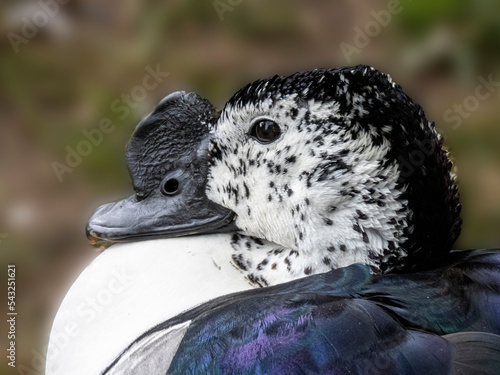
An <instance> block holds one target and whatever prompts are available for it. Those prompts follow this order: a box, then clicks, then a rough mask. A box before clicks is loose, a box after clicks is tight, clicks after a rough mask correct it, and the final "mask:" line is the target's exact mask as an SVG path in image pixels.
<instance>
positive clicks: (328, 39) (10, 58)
mask: <svg viewBox="0 0 500 375" xmlns="http://www.w3.org/2000/svg"><path fill="white" fill-rule="evenodd" d="M60 1H61V3H62V2H65V3H66V4H59V5H58V7H55V6H54V3H55V4H58V3H57V2H56V1H55V0H43V1H21V0H11V1H6V0H4V1H2V3H1V4H0V30H1V34H2V39H1V42H0V54H1V55H0V80H1V81H0V123H1V127H0V241H1V242H0V260H1V268H2V271H1V273H0V274H1V275H2V281H1V284H2V285H5V284H6V278H7V277H6V276H5V275H6V272H4V271H6V268H7V264H16V265H17V311H18V313H19V315H18V321H17V334H18V335H17V364H18V366H20V365H22V366H24V367H22V368H23V369H30V370H31V371H32V372H30V373H33V374H35V373H42V372H41V371H38V370H39V368H40V367H41V366H42V363H41V361H42V360H41V358H40V357H39V355H41V356H43V355H44V354H45V350H46V344H47V338H48V333H49V330H50V325H51V322H52V319H53V317H54V315H55V312H56V310H57V307H58V305H59V303H60V302H61V300H62V298H63V296H64V293H65V291H66V290H67V289H68V288H69V286H70V285H71V283H72V281H73V280H74V279H75V278H76V276H77V275H78V274H79V272H81V270H82V269H83V268H84V267H85V266H86V265H87V264H88V263H89V262H90V261H91V260H92V259H93V258H94V257H95V256H96V255H97V252H95V251H94V250H93V249H92V247H91V246H90V245H89V244H88V243H87V240H86V238H85V235H84V226H85V223H86V221H87V219H88V217H89V216H90V214H91V212H92V211H93V209H94V208H96V207H97V206H98V205H99V204H101V203H104V202H106V201H110V200H114V199H117V198H120V197H124V196H126V195H128V194H130V192H131V188H130V187H129V181H128V176H127V172H126V167H125V158H124V150H125V145H126V142H127V139H128V137H129V136H130V134H131V132H132V130H133V129H134V126H135V125H136V124H137V122H138V121H139V120H140V119H141V118H142V117H143V116H145V115H146V114H148V113H149V112H150V111H151V110H152V109H153V108H154V107H155V105H156V103H157V102H158V101H159V100H160V99H161V98H162V97H164V96H165V95H166V94H168V93H170V92H172V91H176V90H179V89H184V90H193V91H196V92H198V93H199V94H201V95H202V96H205V97H206V98H208V99H210V100H211V101H212V102H213V103H214V104H215V105H216V106H218V107H222V106H223V104H224V103H225V101H226V100H227V99H229V97H230V96H231V95H232V94H233V93H234V92H235V91H236V90H237V89H238V88H240V87H241V86H243V85H244V84H246V83H248V82H250V81H253V80H255V79H258V78H264V77H267V76H270V75H274V74H287V73H292V72H295V71H300V70H309V69H313V68H318V67H325V68H327V67H336V66H342V65H354V64H357V63H363V64H369V65H373V66H375V67H376V68H378V69H380V70H382V71H384V72H386V73H390V74H391V76H392V77H393V78H394V80H395V81H396V82H398V83H399V84H401V85H402V86H403V88H404V89H405V91H406V92H407V93H408V94H409V95H410V96H411V97H413V98H414V99H415V101H417V102H419V103H420V104H421V105H422V106H423V107H424V109H425V110H426V113H427V116H428V118H429V119H430V120H431V121H436V123H437V127H438V128H439V129H440V131H441V132H442V133H443V135H445V137H446V144H447V146H448V148H449V149H450V151H451V153H452V155H453V157H454V159H455V161H456V164H457V168H458V172H457V173H458V176H459V182H460V190H461V194H462V204H463V215H462V216H463V219H464V225H463V231H462V235H461V237H460V239H459V240H458V242H457V244H456V247H457V248H471V247H474V248H475V247H488V246H489V247H493V246H498V245H500V231H499V227H500V147H499V146H500V124H499V120H500V106H499V98H500V88H499V87H495V86H494V85H491V86H490V87H489V89H490V91H491V92H490V91H488V88H482V89H479V90H480V91H479V93H480V96H481V98H480V99H477V98H476V99H474V96H475V95H476V92H477V91H476V89H477V87H478V85H480V84H481V80H478V77H480V76H481V77H483V78H484V80H486V81H487V80H488V79H490V80H493V81H495V82H500V2H498V1H497V0H476V1H456V0H440V1H439V2H431V1H418V2H417V1H411V0H401V2H400V3H399V5H398V2H397V0H391V1H373V0H372V1H368V0H366V1H361V0H356V1H352V0H349V1H347V0H345V1H340V0H339V1H331V0H330V1H328V0H316V1H305V0H303V1H298V0H296V1H293V0H275V1H263V0H220V1H219V0H215V1H212V0H210V1H195V0H187V1H180V0H169V1H153V0H149V1H141V2H139V1H118V0H108V1H103V0H99V1H97V0H85V1H80V0H70V1H68V0H64V1H62V0H60ZM41 3H43V4H45V5H47V4H49V3H51V4H52V6H51V8H50V7H49V8H47V7H45V8H44V7H43V6H42V4H41ZM390 11H393V13H388V12H390ZM40 12H43V13H44V14H46V16H45V18H44V16H43V15H41V14H40ZM387 14H390V20H389V19H388V18H387ZM384 15H385V16H384ZM384 17H385V18H384ZM377 19H378V21H377ZM32 22H36V23H38V24H39V25H40V26H39V27H37V26H36V25H35V26H34V27H35V28H36V30H35V31H33V26H32V27H31V28H30V27H28V26H26V25H27V24H29V23H32ZM361 32H362V33H364V34H366V33H368V34H369V35H368V36H364V37H363V36H361V35H360V33H361ZM14 34H15V35H14ZM35 34H36V35H35ZM27 35H28V36H29V37H27ZM370 35H371V36H370ZM342 43H345V44H342ZM347 44H349V45H350V46H349V47H347ZM341 45H342V46H343V48H344V50H345V49H346V48H350V52H351V54H350V55H349V56H346V53H343V49H342V48H341ZM148 66H149V67H150V68H152V69H153V70H155V69H156V68H158V69H159V70H160V71H162V72H168V73H169V75H168V77H166V78H163V79H162V80H161V82H160V83H159V84H158V85H157V87H156V88H154V89H153V90H147V91H145V90H142V91H141V89H140V88H137V87H138V86H141V85H142V82H143V78H144V77H145V76H146V74H147V71H146V68H147V67H148ZM152 82H153V81H152ZM134 90H135V91H134ZM131 93H132V94H133V93H135V94H136V96H135V98H136V99H138V100H134V101H133V103H132V104H131V105H129V106H128V108H129V109H130V111H128V112H129V113H126V112H125V111H124V110H123V111H121V112H119V111H117V110H116V107H113V103H116V101H117V100H118V101H120V100H121V98H122V95H124V94H125V95H126V94H131ZM144 93H145V95H142V94H144ZM139 94H140V95H139ZM486 94H489V95H486ZM486 96H488V97H487V98H486ZM139 99H140V100H139ZM464 101H465V102H464ZM121 104H122V103H121ZM459 104H460V105H464V108H465V109H463V110H462V114H460V115H458V117H457V114H456V113H455V109H454V108H457V107H454V105H459ZM113 108H115V109H113ZM104 118H109V119H110V120H112V122H113V124H114V126H115V127H114V128H113V131H111V132H110V133H109V134H104V135H103V139H102V141H101V142H100V143H99V144H98V145H95V146H93V147H92V150H91V152H89V155H87V156H84V157H82V158H81V161H80V162H79V163H78V165H77V166H75V167H74V168H73V170H72V171H71V172H66V173H63V174H62V181H59V179H58V177H57V176H56V173H55V172H54V169H53V163H54V162H59V163H63V164H65V163H66V162H65V157H66V153H67V147H68V146H69V147H71V148H72V149H76V148H77V147H78V145H79V144H80V143H81V141H82V140H86V137H85V135H84V133H82V131H84V130H87V131H91V130H93V129H96V128H98V127H99V123H100V121H101V120H102V119H104ZM2 289H3V291H2V296H5V297H3V298H2V300H3V301H6V292H7V291H6V289H7V288H6V286H5V287H2ZM4 306H6V302H4ZM2 309H5V308H4V307H2ZM2 311H4V310H2ZM4 320H5V319H2V321H4ZM6 330H7V326H6V325H5V322H3V323H2V333H1V334H0V349H1V352H2V353H5V352H6V348H7V345H6V344H7V341H8V340H7V338H6V332H7V331H6ZM5 360H6V358H5V357H4V356H3V355H2V359H1V363H2V365H1V367H0V372H1V373H6V374H8V373H22V372H19V370H20V368H19V367H18V368H17V370H18V371H12V370H11V369H10V368H9V367H8V366H7V365H6V363H5ZM9 371H10V372H9ZM25 371H27V370H25ZM24 373H28V372H24Z"/></svg>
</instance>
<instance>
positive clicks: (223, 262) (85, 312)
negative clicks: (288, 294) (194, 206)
mask: <svg viewBox="0 0 500 375" xmlns="http://www.w3.org/2000/svg"><path fill="white" fill-rule="evenodd" d="M230 241H231V236H230V235H226V234H220V235H208V236H202V237H184V238H178V239H169V240H153V241H144V242H137V243H129V244H120V245H114V246H112V247H111V248H110V249H108V250H106V251H105V252H104V253H102V254H101V255H99V256H98V257H97V258H96V259H95V260H94V261H93V262H92V263H91V264H90V265H89V266H88V267H87V268H86V269H85V270H84V271H83V272H82V273H81V275H80V276H79V277H78V279H77V280H76V281H75V282H74V284H73V285H72V287H71V288H70V290H69V291H68V293H67V294H66V296H65V298H64V300H63V302H62V304H61V306H60V308H59V310H58V312H57V315H56V318H55V320H54V323H53V326H52V331H51V334H50V341H49V347H48V354H47V364H46V374H47V375H55V374H72V375H78V374H82V375H92V374H100V373H101V371H102V370H103V369H105V368H106V367H107V366H108V365H109V364H110V363H111V362H112V361H113V360H114V359H115V358H116V357H117V356H118V355H119V354H120V353H121V352H122V351H123V350H124V349H125V348H126V347H127V346H128V345H129V344H130V343H131V342H133V341H134V340H135V339H136V338H137V337H139V336H140V335H141V334H142V333H144V332H145V331H147V330H148V329H150V328H151V327H153V326H155V325H157V324H159V323H161V322H163V321H165V320H167V319H169V318H172V317H174V316H176V315H178V314H180V313H182V312H183V311H186V310H188V309H190V308H192V307H195V306H197V305H199V304H201V303H203V302H206V301H208V300H211V299H213V298H216V297H219V296H222V295H225V294H229V293H233V292H238V291H242V290H247V289H252V288H254V287H255V286H253V285H252V284H250V283H249V282H248V280H247V279H245V275H244V274H243V273H242V271H241V270H239V269H237V268H236V267H235V266H234V265H232V264H231V263H230V259H231V255H232V253H233V252H234V250H233V248H232V247H231V245H230Z"/></svg>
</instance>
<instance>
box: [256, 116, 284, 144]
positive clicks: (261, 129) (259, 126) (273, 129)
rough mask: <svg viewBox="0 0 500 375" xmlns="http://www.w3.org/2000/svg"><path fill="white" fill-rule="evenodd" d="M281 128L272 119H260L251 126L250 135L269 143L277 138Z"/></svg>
mask: <svg viewBox="0 0 500 375" xmlns="http://www.w3.org/2000/svg"><path fill="white" fill-rule="evenodd" d="M280 134H281V129H280V127H279V126H278V124H276V123H275V122H274V121H271V120H260V121H258V122H256V123H255V125H254V126H253V127H252V129H251V132H250V135H252V136H253V137H254V138H255V139H257V140H258V141H259V142H261V143H271V142H273V141H275V140H276V139H278V137H279V136H280Z"/></svg>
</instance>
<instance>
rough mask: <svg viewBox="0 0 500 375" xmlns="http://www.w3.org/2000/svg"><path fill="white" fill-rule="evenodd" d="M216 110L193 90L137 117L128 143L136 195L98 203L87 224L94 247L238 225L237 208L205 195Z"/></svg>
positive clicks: (224, 228)
mask: <svg viewBox="0 0 500 375" xmlns="http://www.w3.org/2000/svg"><path fill="white" fill-rule="evenodd" d="M217 118H218V113H217V111H216V109H215V108H214V107H213V106H212V104H211V103H210V102H209V101H208V100H206V99H203V98H201V97H200V96H198V95H196V94H194V93H185V92H175V93H173V94H170V95H169V96H167V97H166V98H164V99H163V100H162V101H161V102H160V104H159V105H158V107H157V108H156V109H155V110H154V112H153V113H152V114H151V115H149V116H148V117H147V118H146V119H144V120H143V121H141V122H140V123H139V124H138V125H137V127H136V129H135V131H134V133H133V135H132V137H131V139H130V142H129V144H128V147H127V162H128V168H129V173H130V177H131V178H132V182H133V185H134V190H135V192H136V194H135V195H133V196H131V197H129V198H127V199H124V200H121V201H118V202H114V203H108V204H105V205H103V206H101V207H99V208H98V209H97V210H96V211H95V212H94V213H93V215H92V217H91V218H90V220H89V222H88V224H87V237H88V239H89V241H90V243H91V244H92V245H94V246H96V247H108V246H110V245H111V244H112V243H114V242H127V241H134V240H143V239H150V238H159V237H162V238H167V237H178V236H186V235H192V234H202V233H217V232H228V231H233V230H237V228H236V226H235V224H234V219H235V214H234V213H233V212H232V211H231V210H228V209H226V208H224V207H222V206H219V205H217V204H215V203H213V202H212V201H210V200H209V199H208V198H207V197H206V195H205V186H206V179H207V173H208V158H209V156H208V144H209V141H210V130H211V129H212V128H213V126H214V124H215V122H216V121H217Z"/></svg>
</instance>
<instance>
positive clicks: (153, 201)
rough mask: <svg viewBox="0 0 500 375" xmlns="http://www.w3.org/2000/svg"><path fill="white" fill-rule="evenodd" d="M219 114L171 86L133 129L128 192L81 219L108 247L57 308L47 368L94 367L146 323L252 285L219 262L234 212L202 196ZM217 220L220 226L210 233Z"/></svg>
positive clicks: (227, 252)
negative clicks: (123, 197) (209, 148)
mask: <svg viewBox="0 0 500 375" xmlns="http://www.w3.org/2000/svg"><path fill="white" fill-rule="evenodd" d="M217 118H218V111H217V110H216V109H215V107H214V106H213V105H212V104H211V103H210V102H209V101H208V100H206V99H204V98H202V97H201V96H199V95H197V94H195V93H186V92H184V91H179V92H174V93H172V94H170V95H168V96H166V97H165V98H163V99H162V100H161V101H160V103H159V104H158V106H157V107H156V108H155V110H154V111H153V112H152V113H151V114H149V115H148V116H146V118H145V119H143V120H142V121H141V122H140V123H139V124H138V125H137V126H136V128H135V130H134V132H133V134H132V136H131V138H130V140H129V142H128V145H127V151H126V157H127V166H128V170H129V175H130V179H131V181H132V186H133V189H134V194H133V195H131V196H130V197H128V198H125V199H122V200H120V201H117V202H114V203H107V204H103V205H102V206H100V207H98V208H97V209H96V210H95V212H94V213H93V215H92V217H91V218H90V219H89V222H88V225H87V228H86V234H87V237H88V239H89V241H90V243H91V244H92V245H94V246H95V247H97V248H99V249H100V250H101V251H102V250H104V249H106V250H105V251H102V252H101V253H100V254H99V255H98V256H97V257H96V258H95V259H94V260H93V261H92V262H91V263H90V264H89V265H87V266H86V267H85V269H84V270H83V271H82V272H81V273H80V275H79V276H78V277H77V278H76V280H75V281H74V282H73V284H72V285H71V287H70V288H69V290H68V291H67V293H66V294H65V296H64V298H63V300H62V302H61V304H60V306H59V308H58V310H57V313H56V315H55V317H54V320H53V323H52V327H51V332H50V335H49V343H48V349H47V355H46V362H45V373H46V374H47V375H55V374H72V375H78V374H82V375H89V374H100V373H101V372H102V370H103V369H104V368H105V367H106V366H108V365H109V364H110V363H111V362H112V361H113V360H114V359H115V358H116V357H117V356H118V355H119V354H120V353H121V352H122V351H123V349H124V348H126V347H127V345H128V344H129V343H130V342H132V341H133V340H134V339H135V338H136V337H137V336H139V335H140V334H142V333H143V332H145V331H147V330H149V329H150V328H151V327H153V326H155V325H157V324H160V323H161V322H163V321H164V320H166V319H170V318H173V317H175V316H177V315H178V314H180V313H182V312H184V311H186V310H188V309H190V308H193V307H195V306H197V305H200V304H202V303H204V302H207V301H209V300H211V299H214V298H217V297H219V296H221V295H225V294H230V293H236V292H240V291H243V290H248V289H253V288H256V287H258V285H256V284H254V283H252V282H250V281H249V280H248V279H247V278H246V277H245V275H244V274H243V273H242V271H241V270H240V269H239V268H238V267H236V266H235V265H234V264H232V263H230V262H228V261H227V259H231V255H232V254H233V252H234V250H233V247H232V246H231V237H232V234H231V227H232V226H233V227H234V228H236V227H235V226H234V220H233V219H234V214H233V213H232V212H231V211H230V210H228V209H225V208H223V207H221V206H219V205H217V204H215V203H212V202H210V201H208V200H207V199H206V198H203V199H202V198H201V197H204V196H205V194H204V189H205V185H206V178H207V169H208V154H207V150H208V145H209V139H210V131H211V130H212V129H213V125H214V124H215V122H216V120H217ZM222 227H224V228H225V229H224V231H225V233H217V231H218V229H219V228H222ZM197 228H198V229H197ZM208 232H210V233H208ZM188 234H189V235H190V236H187V235H188ZM132 241H135V242H132ZM207 280H210V282H206V281H207ZM158 296H165V298H158ZM138 301H141V302H140V303H138ZM88 358H92V360H88Z"/></svg>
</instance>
